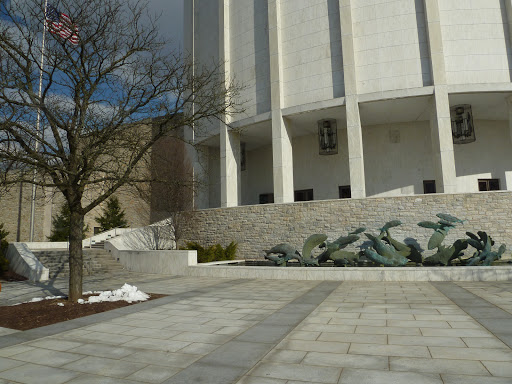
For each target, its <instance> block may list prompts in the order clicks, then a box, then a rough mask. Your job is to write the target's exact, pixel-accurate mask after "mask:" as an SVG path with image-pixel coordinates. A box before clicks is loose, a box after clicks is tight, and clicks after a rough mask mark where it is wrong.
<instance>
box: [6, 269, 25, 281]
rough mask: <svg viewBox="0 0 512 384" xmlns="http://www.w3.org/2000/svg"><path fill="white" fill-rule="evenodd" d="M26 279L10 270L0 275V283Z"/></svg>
mask: <svg viewBox="0 0 512 384" xmlns="http://www.w3.org/2000/svg"><path fill="white" fill-rule="evenodd" d="M25 280H27V278H26V277H25V276H21V275H18V274H17V273H16V272H14V271H12V270H10V269H9V270H8V271H5V272H2V273H0V282H1V281H25Z"/></svg>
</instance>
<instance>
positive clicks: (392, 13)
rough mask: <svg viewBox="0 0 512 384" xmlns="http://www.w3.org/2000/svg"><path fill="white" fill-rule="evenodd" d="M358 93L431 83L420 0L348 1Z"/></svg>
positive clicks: (423, 16)
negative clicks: (350, 2) (350, 10)
mask: <svg viewBox="0 0 512 384" xmlns="http://www.w3.org/2000/svg"><path fill="white" fill-rule="evenodd" d="M352 7H353V9H352V21H353V33H354V54H355V60H356V66H357V90H358V92H359V93H372V92H382V91H390V90H395V89H405V88H417V87H423V86H426V85H430V84H432V80H431V75H430V72H431V71H430V58H429V50H428V39H427V31H426V27H425V15H424V13H425V12H424V7H423V1H422V0H395V1H389V0H352Z"/></svg>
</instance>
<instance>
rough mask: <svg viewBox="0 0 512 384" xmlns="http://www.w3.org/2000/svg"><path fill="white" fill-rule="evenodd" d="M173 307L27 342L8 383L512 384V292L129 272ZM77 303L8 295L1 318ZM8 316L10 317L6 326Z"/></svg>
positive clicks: (1, 337) (2, 298)
mask: <svg viewBox="0 0 512 384" xmlns="http://www.w3.org/2000/svg"><path fill="white" fill-rule="evenodd" d="M124 282H128V283H134V284H135V285H137V286H138V287H139V288H140V289H141V290H143V291H145V292H154V293H165V294H168V295H169V296H167V297H164V298H161V299H157V300H153V301H150V302H145V303H140V304H136V305H133V306H129V307H125V308H121V309H118V310H115V311H110V312H106V313H102V314H97V315H93V316H89V317H86V318H82V319H76V320H71V321H68V322H65V323H60V324H56V325H52V326H48V327H42V328H38V329H33V330H30V331H25V332H13V331H12V330H7V329H5V328H4V329H2V328H0V384H5V383H38V384H44V383H52V384H58V383H70V384H71V383H73V384H78V383H87V384H91V383H112V384H114V383H141V382H143V383H219V384H220V383H222V384H227V383H238V384H255V383H258V384H299V383H343V384H345V383H357V384H366V383H372V384H374V383H398V384H400V383H407V384H409V383H414V384H427V383H428V384H442V383H444V384H459V383H460V384H462V383H464V384H473V383H474V384H477V383H478V384H480V383H490V384H505V383H507V384H510V383H512V282H486V283H484V282H479V283H474V282H468V283H465V282H464V283H463V282H456V283H449V282H448V283H428V282H418V283H398V282H348V281H347V282H332V281H326V282H318V281H277V280H230V279H211V278H193V277H179V276H159V275H142V274H131V273H126V274H124V275H118V276H105V277H103V278H102V277H96V278H94V279H90V278H89V279H86V281H85V284H84V288H85V289H86V290H87V289H106V288H112V289H113V288H119V287H120V286H121V285H122V284H123V283H124ZM65 290H66V283H65V281H63V280H56V281H54V282H52V283H49V284H40V285H31V284H30V283H25V282H23V283H6V284H4V285H3V290H2V292H1V293H0V305H6V304H9V303H14V302H19V301H22V300H24V299H27V298H30V297H36V296H44V295H47V294H55V293H58V292H61V291H65ZM0 315H1V314H0Z"/></svg>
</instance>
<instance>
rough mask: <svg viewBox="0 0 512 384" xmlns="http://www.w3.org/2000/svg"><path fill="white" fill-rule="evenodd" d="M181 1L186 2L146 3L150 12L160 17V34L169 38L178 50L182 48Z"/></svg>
mask: <svg viewBox="0 0 512 384" xmlns="http://www.w3.org/2000/svg"><path fill="white" fill-rule="evenodd" d="M183 1H188V0H149V1H148V4H149V8H150V10H151V12H153V13H155V14H157V15H159V16H160V20H159V25H160V30H161V32H162V34H163V35H164V36H165V37H167V38H171V39H172V40H173V41H174V43H175V44H176V45H177V46H179V47H180V48H183Z"/></svg>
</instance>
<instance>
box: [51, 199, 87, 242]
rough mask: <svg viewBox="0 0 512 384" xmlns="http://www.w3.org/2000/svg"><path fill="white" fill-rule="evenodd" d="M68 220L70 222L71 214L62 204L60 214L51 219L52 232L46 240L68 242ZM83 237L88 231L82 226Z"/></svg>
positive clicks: (85, 226)
mask: <svg viewBox="0 0 512 384" xmlns="http://www.w3.org/2000/svg"><path fill="white" fill-rule="evenodd" d="M70 220H71V212H70V211H69V206H68V205H67V204H66V203H64V204H63V205H62V207H60V213H59V214H58V215H57V216H56V217H54V218H53V219H52V230H51V232H50V236H49V237H48V240H50V241H68V240H69V230H70V225H69V223H70ZM83 228H84V235H83V238H84V239H85V235H86V232H87V231H88V230H89V226H88V225H84V227H83Z"/></svg>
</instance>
